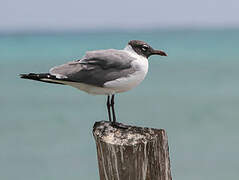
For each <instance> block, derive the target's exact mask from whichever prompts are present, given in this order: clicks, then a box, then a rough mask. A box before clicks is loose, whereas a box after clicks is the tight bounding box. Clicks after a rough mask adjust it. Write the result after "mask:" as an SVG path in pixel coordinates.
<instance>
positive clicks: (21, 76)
mask: <svg viewBox="0 0 239 180" xmlns="http://www.w3.org/2000/svg"><path fill="white" fill-rule="evenodd" d="M18 76H20V78H26V77H27V76H28V74H18Z"/></svg>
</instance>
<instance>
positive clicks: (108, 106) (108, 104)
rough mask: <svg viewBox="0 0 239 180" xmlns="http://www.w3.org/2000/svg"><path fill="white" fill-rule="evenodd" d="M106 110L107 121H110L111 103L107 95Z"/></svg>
mask: <svg viewBox="0 0 239 180" xmlns="http://www.w3.org/2000/svg"><path fill="white" fill-rule="evenodd" d="M106 105H107V110H108V116H109V121H110V122H111V112H110V106H111V104H110V96H109V95H108V96H107V104H106Z"/></svg>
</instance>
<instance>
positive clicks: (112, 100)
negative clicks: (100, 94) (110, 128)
mask: <svg viewBox="0 0 239 180" xmlns="http://www.w3.org/2000/svg"><path fill="white" fill-rule="evenodd" d="M114 104H115V95H114V94H113V95H112V97H111V107H112V113H113V123H115V122H116V116H115V108H114Z"/></svg>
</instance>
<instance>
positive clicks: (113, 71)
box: [20, 40, 167, 123]
mask: <svg viewBox="0 0 239 180" xmlns="http://www.w3.org/2000/svg"><path fill="white" fill-rule="evenodd" d="M151 55H160V56H167V54H166V53H165V52H163V51H161V50H155V49H153V48H152V47H151V46H149V45H148V44H147V43H145V42H143V41H139V40H132V41H129V43H128V44H127V46H126V47H125V48H124V49H123V50H116V49H107V50H96V51H89V52H86V55H85V56H84V57H83V58H82V59H80V60H76V61H71V62H68V63H66V64H63V65H60V66H55V67H53V68H51V69H50V71H49V73H39V74H35V73H29V74H20V77H21V78H24V79H31V80H36V81H42V82H47V83H55V84H63V85H69V86H73V87H75V88H77V89H80V90H82V91H85V92H87V93H89V94H95V95H106V96H107V110H108V116H109V121H112V118H111V109H110V108H112V114H113V123H115V122H116V115H115V110H114V97H115V94H116V93H121V92H125V91H129V90H131V89H132V88H134V87H136V86H137V85H139V84H140V83H141V82H142V81H143V79H144V78H145V76H146V74H147V72H148V58H149V56H151ZM110 96H111V97H110ZM110 98H111V99H110Z"/></svg>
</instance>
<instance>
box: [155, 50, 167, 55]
mask: <svg viewBox="0 0 239 180" xmlns="http://www.w3.org/2000/svg"><path fill="white" fill-rule="evenodd" d="M152 54H155V55H160V56H168V55H167V54H166V53H165V52H163V51H161V50H154V51H153V53H152Z"/></svg>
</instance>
